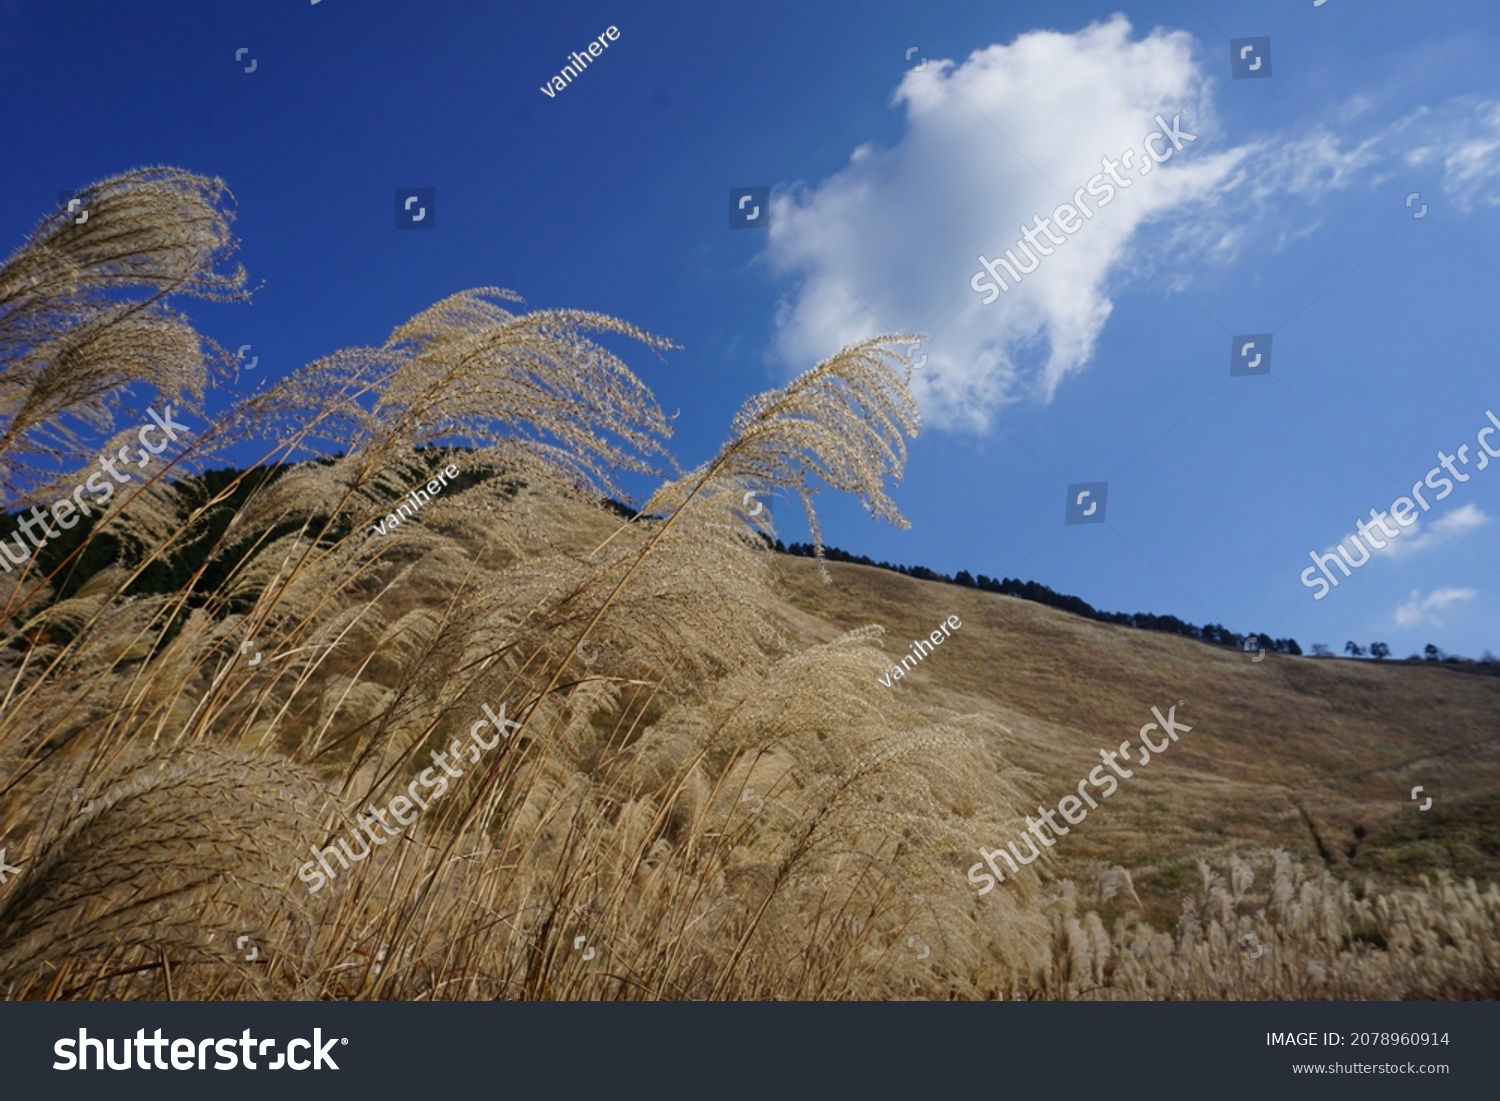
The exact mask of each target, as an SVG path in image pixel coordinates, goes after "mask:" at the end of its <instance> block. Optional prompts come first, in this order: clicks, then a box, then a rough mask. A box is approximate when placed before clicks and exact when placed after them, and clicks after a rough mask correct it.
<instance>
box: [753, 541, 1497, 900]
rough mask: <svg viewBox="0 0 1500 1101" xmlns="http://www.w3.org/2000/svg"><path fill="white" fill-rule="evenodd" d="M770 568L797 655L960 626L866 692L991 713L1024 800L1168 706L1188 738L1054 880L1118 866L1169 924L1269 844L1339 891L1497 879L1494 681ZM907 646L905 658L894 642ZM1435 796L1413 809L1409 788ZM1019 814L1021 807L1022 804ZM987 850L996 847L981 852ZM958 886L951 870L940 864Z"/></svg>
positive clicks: (1087, 833) (1002, 599)
mask: <svg viewBox="0 0 1500 1101" xmlns="http://www.w3.org/2000/svg"><path fill="white" fill-rule="evenodd" d="M827 568H828V573H829V576H830V578H831V581H832V583H831V584H829V585H825V584H823V583H822V582H821V580H820V578H819V576H818V572H817V569H816V566H815V565H814V564H813V563H811V562H809V561H807V560H804V559H797V558H789V557H788V558H779V559H778V561H777V575H778V578H779V579H780V580H781V582H782V584H783V585H784V592H785V596H786V599H787V600H788V601H789V602H790V603H791V604H792V605H793V606H794V607H795V609H796V610H797V611H799V612H801V613H803V614H801V615H793V616H792V617H791V618H790V620H789V622H790V623H792V624H793V625H794V630H795V631H796V632H797V633H798V635H799V637H800V638H801V639H802V640H803V641H806V642H815V641H821V640H823V639H826V638H828V637H831V636H832V635H834V634H835V633H837V632H839V631H843V630H847V629H849V628H851V627H854V626H856V625H861V624H865V623H878V624H881V625H882V626H884V627H885V628H887V630H888V631H889V632H890V634H889V638H888V641H887V644H886V649H887V650H888V651H891V652H893V653H894V654H895V656H896V657H897V658H899V656H900V654H901V653H903V652H904V649H905V645H909V642H910V640H911V639H914V638H925V637H926V635H927V632H929V631H930V630H931V629H932V627H933V626H934V625H935V624H937V623H939V622H940V621H941V620H943V619H945V618H946V617H947V616H949V615H953V614H956V615H957V616H958V617H959V618H960V620H961V621H962V623H963V628H962V629H961V630H960V631H959V632H958V633H957V635H956V636H955V637H954V639H953V640H951V642H949V643H945V644H944V645H943V646H942V647H940V649H938V650H937V651H936V652H935V653H934V654H932V655H930V656H928V657H927V658H926V659H925V660H924V661H923V662H922V663H921V664H920V666H919V667H918V670H917V671H916V672H915V673H911V674H908V675H907V676H906V678H905V679H904V680H902V681H901V682H899V683H897V684H896V685H895V686H894V687H892V688H890V689H887V688H885V687H884V686H880V685H879V683H878V682H876V684H877V687H878V688H879V690H880V691H882V692H886V691H893V692H897V693H902V694H905V695H907V696H909V697H910V698H912V699H914V700H917V701H920V702H921V703H923V704H927V705H931V706H935V707H942V708H948V709H952V710H956V711H961V712H977V713H982V714H986V715H990V716H993V717H994V718H995V719H996V720H997V721H998V722H1000V723H1003V724H1004V725H1005V727H1006V728H1007V729H1008V731H1009V733H1008V734H1006V735H1004V738H1003V741H1002V742H1001V743H1000V744H999V745H997V746H996V747H995V748H996V750H997V751H998V752H999V753H1001V754H1002V755H1003V757H1004V758H1005V760H1006V761H1007V763H1008V764H1009V765H1010V766H1011V767H1012V768H1014V769H1015V770H1016V771H1015V773H1014V774H1013V778H1014V780H1015V782H1016V784H1017V786H1018V787H1020V788H1021V789H1022V790H1024V791H1025V792H1027V794H1028V795H1029V796H1030V797H1031V798H1030V801H1029V805H1030V806H1032V807H1034V806H1036V804H1037V803H1043V804H1046V805H1055V803H1056V801H1057V799H1058V797H1059V796H1061V795H1064V794H1066V793H1067V792H1068V790H1070V788H1071V786H1072V785H1073V784H1076V783H1077V781H1078V780H1079V779H1080V778H1082V777H1083V776H1085V775H1086V774H1087V773H1088V771H1089V770H1090V769H1091V768H1092V767H1093V766H1094V765H1096V764H1098V763H1099V757H1098V750H1099V749H1100V748H1101V747H1108V748H1113V747H1114V746H1117V745H1118V744H1119V742H1120V741H1121V740H1123V739H1124V738H1126V737H1130V738H1132V740H1134V741H1137V742H1138V741H1139V738H1138V737H1137V736H1136V732H1137V731H1138V729H1139V728H1140V726H1141V725H1142V724H1143V723H1147V722H1150V721H1152V720H1151V715H1150V709H1151V707H1152V706H1153V705H1155V706H1157V707H1159V708H1161V709H1162V710H1163V711H1165V710H1166V708H1167V707H1168V706H1169V705H1170V704H1172V703H1174V702H1175V701H1177V700H1186V701H1187V702H1186V703H1185V704H1184V705H1181V706H1180V707H1179V708H1178V720H1179V721H1185V722H1187V723H1189V724H1190V725H1191V726H1192V727H1193V729H1192V732H1191V733H1188V734H1183V735H1182V737H1181V741H1180V742H1179V743H1178V744H1177V745H1176V746H1174V747H1173V748H1172V750H1171V751H1170V752H1169V753H1168V754H1166V755H1164V756H1163V757H1162V758H1161V759H1160V760H1159V761H1157V762H1153V763H1152V764H1151V765H1150V766H1148V767H1147V768H1146V769H1144V770H1138V771H1137V773H1136V775H1135V776H1134V777H1133V778H1132V779H1131V780H1130V781H1129V782H1128V783H1122V785H1121V789H1122V790H1121V793H1120V794H1118V795H1117V796H1116V797H1115V798H1113V799H1111V800H1110V802H1109V803H1108V804H1106V805H1105V806H1104V807H1103V808H1102V809H1101V810H1100V811H1099V812H1098V813H1096V814H1091V815H1090V816H1089V818H1088V819H1087V820H1086V821H1085V822H1084V823H1083V824H1082V825H1080V826H1078V827H1076V828H1075V830H1074V832H1073V835H1071V836H1069V837H1068V838H1066V839H1065V840H1063V839H1060V840H1059V843H1058V844H1057V846H1056V847H1055V848H1054V849H1052V850H1051V851H1050V854H1047V855H1050V856H1051V858H1052V859H1051V860H1050V862H1048V863H1046V864H1044V865H1039V866H1044V867H1045V868H1046V874H1047V875H1049V876H1051V877H1065V876H1071V877H1075V878H1076V877H1080V876H1086V875H1088V874H1089V873H1090V872H1091V870H1092V869H1094V868H1096V867H1097V865H1099V864H1100V863H1101V862H1102V863H1105V864H1110V865H1113V864H1119V865H1123V866H1124V867H1126V868H1128V869H1130V871H1131V874H1132V876H1133V878H1134V882H1135V887H1136V890H1137V892H1138V893H1139V894H1140V896H1141V898H1142V900H1143V902H1144V903H1145V905H1146V908H1147V910H1148V912H1150V913H1151V914H1152V915H1153V916H1154V917H1156V918H1158V919H1166V920H1170V919H1175V917H1176V915H1177V912H1178V909H1179V902H1178V896H1179V895H1180V894H1181V893H1182V892H1183V891H1184V890H1185V889H1187V888H1188V887H1190V886H1191V885H1192V884H1193V883H1194V882H1195V881H1196V879H1197V872H1196V870H1195V865H1196V862H1197V861H1198V860H1209V861H1213V862H1218V861H1220V860H1222V859H1223V858H1224V857H1226V856H1228V855H1230V854H1243V853H1245V852H1246V851H1253V850H1255V849H1263V848H1276V847H1280V848H1284V849H1285V850H1286V851H1287V852H1288V853H1290V854H1293V855H1294V856H1296V857H1297V858H1299V859H1301V860H1304V861H1306V862H1309V863H1312V864H1322V865H1326V866H1327V867H1328V868H1330V869H1332V870H1333V871H1334V872H1335V873H1336V874H1337V875H1339V876H1340V877H1341V878H1346V879H1350V880H1361V879H1363V878H1364V877H1366V876H1372V877H1374V878H1375V879H1376V881H1379V882H1387V883H1411V882H1415V880H1416V877H1417V876H1418V875H1419V874H1421V873H1424V872H1425V873H1428V874H1431V873H1434V872H1437V871H1439V870H1445V871H1448V872H1451V873H1453V874H1454V875H1455V876H1457V877H1459V878H1464V877H1468V876H1473V877H1476V878H1477V879H1480V880H1490V881H1497V880H1500V679H1497V678H1492V677H1478V676H1472V675H1467V674H1463V673H1459V672H1455V671H1453V670H1449V669H1445V668H1442V667H1441V666H1436V665H1431V666H1429V665H1416V664H1398V663H1377V662H1374V661H1353V660H1344V659H1329V658H1310V657H1290V656H1286V655H1282V654H1275V653H1268V654H1266V655H1265V656H1264V658H1263V660H1262V661H1260V662H1258V663H1256V662H1251V661H1250V660H1249V656H1248V655H1246V654H1245V653H1242V652H1239V651H1235V650H1230V649H1226V648H1223V647H1216V646H1208V645H1205V644H1203V643H1199V642H1194V641H1192V640H1189V639H1183V638H1178V637H1175V636H1172V635H1165V634H1159V633H1155V632H1147V631H1137V630H1131V629H1128V628H1124V627H1116V626H1112V625H1109V624H1102V623H1096V622H1092V621H1089V620H1085V619H1082V618H1080V617H1077V616H1073V615H1070V614H1068V613H1065V612H1061V611H1057V610H1055V609H1052V608H1047V607H1044V606H1042V605H1039V604H1033V603H1030V602H1028V601H1024V600H1019V599H1015V598H1012V597H1008V596H1000V595H996V594H991V593H984V592H978V591H976V590H973V589H968V588H963V587H960V586H956V585H946V584H941V583H938V582H931V581H917V580H913V579H911V578H908V577H903V576H901V575H899V574H894V573H891V572H889V571H885V570H878V569H874V568H871V567H866V566H856V565H847V564H839V563H831V564H829V565H828V567H827ZM903 644H905V645H903ZM1418 784H1420V785H1422V786H1423V788H1424V792H1423V796H1422V797H1423V798H1425V797H1426V796H1427V795H1432V796H1434V798H1433V804H1432V806H1431V808H1430V809H1429V810H1427V811H1425V812H1420V811H1418V809H1417V808H1418V804H1417V803H1415V802H1413V801H1412V799H1411V798H1410V794H1411V789H1412V788H1413V787H1415V786H1417V785H1418ZM1018 809H1024V808H1018ZM1000 840H1001V839H1000V838H996V842H999V841H1000ZM955 871H956V872H958V873H959V874H961V869H955Z"/></svg>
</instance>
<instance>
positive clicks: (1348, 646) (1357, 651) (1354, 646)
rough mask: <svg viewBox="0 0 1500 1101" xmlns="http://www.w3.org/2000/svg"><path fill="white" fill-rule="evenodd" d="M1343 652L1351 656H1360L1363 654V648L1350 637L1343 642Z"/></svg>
mask: <svg viewBox="0 0 1500 1101" xmlns="http://www.w3.org/2000/svg"><path fill="white" fill-rule="evenodd" d="M1344 653H1346V654H1348V655H1349V656H1350V657H1352V658H1362V657H1364V656H1365V648H1364V647H1363V646H1361V645H1360V644H1359V643H1357V642H1355V641H1354V640H1352V639H1351V640H1350V641H1348V642H1346V643H1344Z"/></svg>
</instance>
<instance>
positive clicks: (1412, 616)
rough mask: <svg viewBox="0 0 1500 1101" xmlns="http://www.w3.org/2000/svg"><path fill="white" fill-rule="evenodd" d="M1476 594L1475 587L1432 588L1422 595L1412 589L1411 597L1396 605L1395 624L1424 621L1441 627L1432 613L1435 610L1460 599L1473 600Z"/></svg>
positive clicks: (1415, 624)
mask: <svg viewBox="0 0 1500 1101" xmlns="http://www.w3.org/2000/svg"><path fill="white" fill-rule="evenodd" d="M1478 595H1479V593H1478V590H1476V589H1456V588H1446V589H1434V590H1433V591H1432V592H1430V593H1428V594H1427V595H1426V596H1425V597H1424V596H1422V595H1421V593H1419V592H1418V591H1417V590H1416V589H1413V590H1412V591H1411V599H1410V600H1407V601H1405V602H1403V603H1401V604H1399V605H1397V607H1396V626H1398V627H1418V626H1421V625H1422V624H1424V623H1425V624H1430V625H1431V626H1434V627H1441V626H1442V623H1441V622H1440V621H1439V620H1438V618H1437V616H1436V615H1435V614H1434V613H1435V612H1439V611H1441V610H1442V609H1444V608H1446V607H1447V606H1448V605H1449V604H1454V603H1457V602H1459V601H1462V600H1473V599H1474V598H1475V597H1476V596H1478Z"/></svg>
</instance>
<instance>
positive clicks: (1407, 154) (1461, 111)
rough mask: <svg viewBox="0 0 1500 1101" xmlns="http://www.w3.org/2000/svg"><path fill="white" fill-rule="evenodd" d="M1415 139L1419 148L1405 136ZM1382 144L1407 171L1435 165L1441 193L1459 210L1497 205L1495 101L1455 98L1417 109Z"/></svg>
mask: <svg viewBox="0 0 1500 1101" xmlns="http://www.w3.org/2000/svg"><path fill="white" fill-rule="evenodd" d="M1414 134H1419V135H1420V139H1419V140H1420V144H1411V136H1412V135H1414ZM1383 141H1384V142H1385V143H1387V144H1389V145H1390V146H1392V147H1393V148H1396V147H1400V148H1401V149H1402V152H1401V153H1400V158H1401V160H1403V161H1404V162H1405V163H1406V164H1407V165H1410V166H1411V167H1413V168H1420V167H1425V166H1427V165H1433V164H1441V165H1442V178H1441V186H1442V188H1443V192H1444V194H1445V195H1447V197H1448V198H1449V199H1451V200H1452V202H1453V205H1454V207H1456V208H1457V209H1459V210H1469V209H1472V208H1473V206H1474V205H1475V204H1476V203H1484V204H1486V205H1489V206H1495V205H1500V196H1497V193H1496V192H1497V188H1496V184H1497V183H1500V101H1497V100H1493V99H1483V98H1481V97H1479V96H1475V95H1466V96H1459V97H1457V98H1455V99H1451V100H1449V101H1448V102H1447V103H1443V104H1440V105H1439V106H1437V107H1421V108H1418V109H1417V110H1416V111H1413V112H1412V113H1411V114H1409V115H1407V116H1406V117H1405V118H1402V119H1400V120H1399V121H1398V122H1396V123H1395V124H1393V125H1392V126H1391V127H1390V129H1389V131H1388V133H1387V134H1386V135H1385V137H1384V138H1383Z"/></svg>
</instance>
